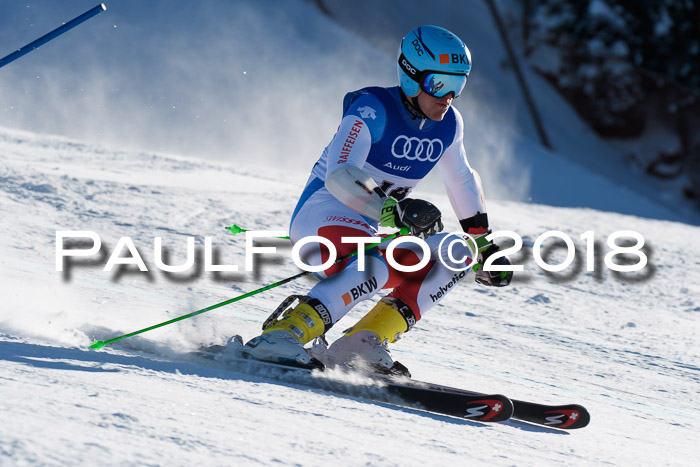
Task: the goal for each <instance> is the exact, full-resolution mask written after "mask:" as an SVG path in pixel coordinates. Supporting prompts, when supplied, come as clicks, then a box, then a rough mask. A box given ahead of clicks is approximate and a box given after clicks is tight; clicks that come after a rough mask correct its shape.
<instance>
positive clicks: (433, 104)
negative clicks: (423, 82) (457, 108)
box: [418, 92, 454, 122]
mask: <svg viewBox="0 0 700 467" xmlns="http://www.w3.org/2000/svg"><path fill="white" fill-rule="evenodd" d="M453 96H454V94H452V93H451V92H450V93H448V94H447V95H445V96H443V97H433V96H431V95H429V94H426V93H424V92H421V93H420V94H418V105H419V106H420V109H421V110H422V111H423V113H424V114H425V116H426V117H428V118H429V119H430V120H436V121H438V122H439V121H440V120H442V119H443V117H444V116H445V114H446V113H447V110H448V109H449V108H450V105H451V104H452V97H453Z"/></svg>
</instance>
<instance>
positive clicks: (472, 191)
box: [438, 112, 513, 286]
mask: <svg viewBox="0 0 700 467" xmlns="http://www.w3.org/2000/svg"><path fill="white" fill-rule="evenodd" d="M455 114H456V116H457V130H456V135H455V140H454V142H453V143H452V144H451V145H450V146H449V147H448V148H447V149H446V150H445V153H444V154H443V156H442V158H441V159H440V161H439V162H438V167H439V168H440V172H441V173H442V178H443V180H444V181H445V188H446V189H447V195H448V197H449V199H450V203H451V204H452V209H454V212H455V214H456V215H457V218H458V219H459V223H460V226H461V227H462V230H464V231H465V232H466V233H468V234H470V235H471V236H472V237H473V238H474V239H475V240H476V244H477V249H478V257H477V260H478V262H479V263H480V264H482V265H483V264H484V262H485V261H486V259H487V258H488V257H489V256H491V255H492V254H494V253H496V252H497V251H498V250H499V247H498V245H496V244H494V243H493V242H491V241H489V240H486V236H487V235H488V234H489V233H490V230H489V220H488V216H487V214H486V212H485V202H484V192H483V188H482V186H481V177H479V174H478V173H477V171H476V170H474V169H472V167H471V166H470V165H469V161H468V160H467V153H466V151H465V150H464V141H463V140H464V136H463V135H464V123H463V121H462V117H461V115H460V114H459V112H455ZM494 264H510V262H509V261H508V259H507V258H505V257H500V258H498V259H497V260H496V261H494ZM512 277H513V273H512V272H496V271H493V272H487V271H484V270H483V269H478V270H477V272H476V281H477V282H479V283H480V284H483V285H490V286H505V285H508V284H510V281H511V279H512Z"/></svg>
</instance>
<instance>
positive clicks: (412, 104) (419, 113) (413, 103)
mask: <svg viewBox="0 0 700 467" xmlns="http://www.w3.org/2000/svg"><path fill="white" fill-rule="evenodd" d="M399 91H400V92H401V100H402V101H403V105H404V107H406V109H407V110H408V111H409V112H411V115H413V118H414V119H416V118H420V119H421V120H426V119H427V118H428V117H427V116H426V115H425V114H424V113H423V110H421V108H420V104H418V96H417V95H416V96H414V97H410V98H409V97H408V96H406V94H405V93H404V92H403V89H401V88H399ZM419 94H420V93H419Z"/></svg>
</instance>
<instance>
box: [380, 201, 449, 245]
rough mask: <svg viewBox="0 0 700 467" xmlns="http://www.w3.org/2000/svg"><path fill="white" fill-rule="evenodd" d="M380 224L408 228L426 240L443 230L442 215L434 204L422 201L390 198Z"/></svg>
mask: <svg viewBox="0 0 700 467" xmlns="http://www.w3.org/2000/svg"><path fill="white" fill-rule="evenodd" d="M380 223H381V224H382V225H383V226H385V227H398V228H401V227H407V228H408V229H410V230H411V234H412V235H415V236H416V237H419V238H422V239H426V238H428V237H430V236H431V235H435V234H436V233H438V232H440V231H441V230H442V229H443V225H442V214H441V213H440V210H439V209H438V208H437V207H435V206H434V205H433V204H432V203H429V202H428V201H425V200H422V199H413V198H404V199H402V200H401V201H396V199H394V198H392V197H391V196H388V197H387V198H386V200H385V201H384V205H383V206H382V211H381V215H380Z"/></svg>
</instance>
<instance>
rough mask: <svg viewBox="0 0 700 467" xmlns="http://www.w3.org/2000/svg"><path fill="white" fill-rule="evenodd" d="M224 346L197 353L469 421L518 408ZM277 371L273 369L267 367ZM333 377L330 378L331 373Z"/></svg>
mask: <svg viewBox="0 0 700 467" xmlns="http://www.w3.org/2000/svg"><path fill="white" fill-rule="evenodd" d="M224 349H225V347H224V346H212V347H208V348H202V349H200V351H199V352H194V354H195V355H197V356H199V357H203V358H207V359H210V360H219V361H222V362H223V363H225V364H226V365H227V367H229V368H230V369H232V370H235V371H241V372H245V373H249V374H255V375H259V376H264V377H271V378H273V379H279V376H282V375H289V374H300V375H308V376H309V377H308V378H305V379H304V380H303V381H298V380H297V381H293V382H294V383H297V384H298V383H301V384H305V385H308V386H313V387H318V388H320V389H324V390H328V391H331V392H336V393H340V394H344V395H350V396H356V397H359V398H363V399H369V400H372V401H375V402H382V403H389V404H393V405H399V406H402V407H407V408H411V409H416V410H425V411H428V412H431V413H436V414H441V415H449V416H452V417H459V418H463V419H467V420H473V421H479V422H502V421H505V420H508V419H509V418H510V417H511V416H512V415H513V411H514V407H513V403H512V402H511V400H510V399H509V398H507V397H506V396H504V395H501V394H469V393H466V392H457V391H450V390H445V389H443V388H441V387H423V386H422V385H417V384H414V383H413V382H412V381H411V380H408V381H406V382H402V381H394V380H391V379H389V378H379V379H378V378H374V377H373V376H368V381H372V383H373V384H376V383H377V382H378V381H379V382H380V383H381V385H380V386H372V385H370V386H368V387H364V386H363V385H362V384H361V383H355V382H348V381H342V380H336V379H333V378H332V373H331V372H324V371H323V370H324V369H323V367H322V365H312V366H302V365H299V364H292V363H290V364H284V363H275V362H265V361H260V360H253V359H247V358H242V357H238V356H236V357H231V356H227V357H226V358H225V359H221V360H220V358H219V356H220V355H222V353H223V351H224ZM270 369H271V370H273V372H269V371H266V370H270ZM314 370H320V371H321V372H323V373H325V375H324V376H326V377H324V378H313V377H312V372H313V371H314ZM329 374H330V375H331V377H328V375H329Z"/></svg>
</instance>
